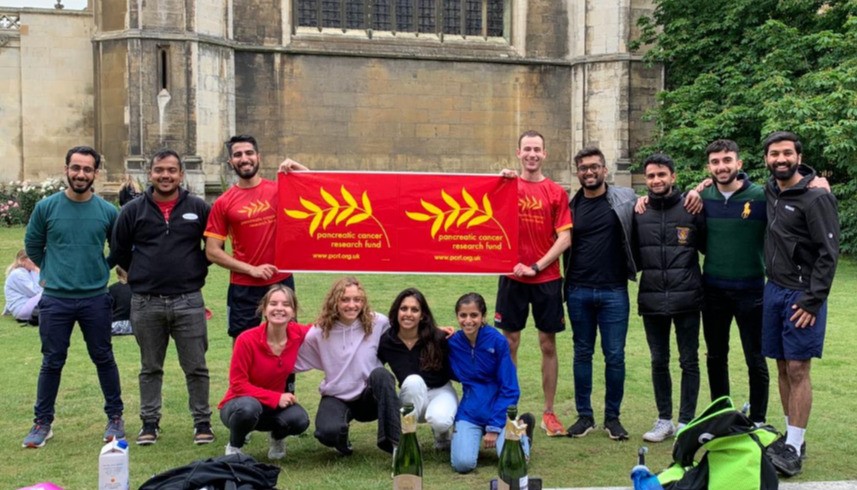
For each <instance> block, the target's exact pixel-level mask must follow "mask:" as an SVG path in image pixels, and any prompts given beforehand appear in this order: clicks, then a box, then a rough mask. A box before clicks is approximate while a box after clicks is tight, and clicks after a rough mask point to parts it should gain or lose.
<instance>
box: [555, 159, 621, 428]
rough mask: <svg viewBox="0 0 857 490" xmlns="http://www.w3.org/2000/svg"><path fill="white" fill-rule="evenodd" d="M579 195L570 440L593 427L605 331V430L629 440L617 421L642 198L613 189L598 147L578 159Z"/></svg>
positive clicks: (570, 272)
mask: <svg viewBox="0 0 857 490" xmlns="http://www.w3.org/2000/svg"><path fill="white" fill-rule="evenodd" d="M574 163H575V165H576V166H577V178H578V180H579V181H580V187H581V188H580V190H578V191H577V193H576V194H575V195H574V196H573V197H572V198H571V202H570V204H569V206H570V207H571V212H572V215H573V216H574V236H573V238H572V241H571V248H570V249H569V250H570V252H569V253H568V254H567V255H566V274H565V278H566V295H567V296H566V298H567V302H568V316H569V320H571V331H572V334H573V339H574V396H575V405H576V407H577V415H578V418H577V421H576V422H575V423H574V424H572V426H571V427H569V428H568V435H569V436H571V437H583V436H585V435H586V434H588V433H589V431H591V430H592V429H594V428H595V418H594V415H593V410H592V403H591V400H590V398H591V395H592V355H593V353H594V352H595V339H596V336H597V333H598V331H600V332H601V350H602V352H603V353H604V362H605V369H604V379H605V384H606V393H605V396H604V430H605V431H607V434H608V436H609V437H610V438H611V439H615V440H625V439H628V432H627V431H626V430H625V428H624V427H622V424H621V423H620V422H619V408H620V406H621V404H622V398H623V396H624V392H625V337H626V336H627V333H628V315H629V311H630V306H629V301H628V279H631V280H635V277H636V266H635V265H634V256H633V253H632V251H631V226H632V223H633V219H634V204H635V203H636V200H637V196H636V194H635V193H634V191H633V190H632V189H629V188H623V187H616V186H608V185H607V183H606V182H605V179H606V177H607V166H606V164H605V160H604V154H603V153H602V152H601V150H599V149H598V148H595V147H587V148H584V149H582V150H580V151H579V152H578V153H577V155H575V156H574Z"/></svg>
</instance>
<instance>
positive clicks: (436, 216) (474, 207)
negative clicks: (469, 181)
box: [405, 189, 512, 248]
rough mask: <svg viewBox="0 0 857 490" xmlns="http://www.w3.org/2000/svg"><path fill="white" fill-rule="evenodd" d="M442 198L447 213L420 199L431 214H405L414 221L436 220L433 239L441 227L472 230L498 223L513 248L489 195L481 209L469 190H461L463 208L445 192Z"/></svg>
mask: <svg viewBox="0 0 857 490" xmlns="http://www.w3.org/2000/svg"><path fill="white" fill-rule="evenodd" d="M440 197H441V199H443V202H444V203H446V205H447V206H448V207H449V209H447V210H446V211H444V210H443V209H441V208H439V207H438V206H435V205H434V204H432V203H430V202H427V201H426V200H424V199H420V204H422V206H423V209H425V210H426V211H428V212H429V213H430V214H425V213H417V212H412V211H405V214H407V215H408V218H410V219H412V220H414V221H421V222H426V221H432V220H434V221H433V223H432V225H431V237H432V238H435V237H436V235H437V232H438V231H440V228H441V227H443V231H447V230H449V228H450V227H452V226H453V225H455V226H456V227H460V226H465V227H467V228H472V227H474V226H477V225H481V224H482V223H486V222H488V221H489V220H490V221H493V222H494V223H496V224H497V227H498V228H500V231H502V232H503V236H504V237H505V238H506V244H507V245H508V246H509V248H511V247H512V244H511V242H509V236H508V235H506V230H505V229H503V225H501V224H500V222H499V221H497V219H495V218H494V208H493V207H492V206H491V201H490V200H488V194H484V195H483V196H482V207H481V208H480V207H479V204H478V203H477V202H476V200H475V199H473V196H471V195H470V193H469V192H467V189H461V198H462V199H463V200H464V205H463V206H462V205H461V204H460V203H459V202H458V201H456V200H455V198H453V197H452V196H450V195H449V194H447V193H446V191H444V190H441V191H440Z"/></svg>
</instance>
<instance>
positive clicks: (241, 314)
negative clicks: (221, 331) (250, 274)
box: [226, 275, 295, 338]
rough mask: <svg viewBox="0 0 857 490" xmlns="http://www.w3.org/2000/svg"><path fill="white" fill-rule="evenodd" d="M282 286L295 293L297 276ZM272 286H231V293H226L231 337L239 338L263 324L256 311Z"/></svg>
mask: <svg viewBox="0 0 857 490" xmlns="http://www.w3.org/2000/svg"><path fill="white" fill-rule="evenodd" d="M280 284H282V285H284V286H288V287H290V288H292V290H293V291H294V289H295V276H293V275H292V276H289V277H288V278H287V279H284V280H283V281H281V282H280ZM271 286H272V284H268V285H267V286H242V285H240V284H229V291H228V292H227V293H226V324H227V325H228V330H227V332H228V333H229V336H230V337H232V338H235V337H238V335H239V334H240V333H241V332H243V331H244V330H247V329H250V328H253V327H257V326H259V325H260V324H261V323H262V316H261V315H259V313H257V311H256V310H257V309H258V308H259V302H260V301H262V298H264V297H265V293H267V292H268V289H270V288H271Z"/></svg>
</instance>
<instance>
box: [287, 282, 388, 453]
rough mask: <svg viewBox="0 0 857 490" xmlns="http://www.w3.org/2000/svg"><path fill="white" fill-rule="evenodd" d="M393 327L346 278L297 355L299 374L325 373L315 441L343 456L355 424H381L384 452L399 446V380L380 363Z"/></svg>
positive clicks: (335, 286) (359, 287)
mask: <svg viewBox="0 0 857 490" xmlns="http://www.w3.org/2000/svg"><path fill="white" fill-rule="evenodd" d="M389 328H390V321H389V320H388V319H387V317H386V316H384V315H382V314H380V313H376V312H373V311H372V308H371V307H370V306H369V302H368V300H367V299H366V292H365V290H364V289H363V285H362V284H361V283H360V281H359V280H357V278H355V277H344V278H342V279H339V280H338V281H336V282H335V283H333V286H332V287H331V288H330V291H328V292H327V295H326V296H325V298H324V301H323V302H322V309H321V314H320V315H319V318H318V320H317V321H316V324H315V327H313V328H312V329H311V330H310V331H309V333H307V336H306V340H305V341H304V345H303V346H302V347H301V350H300V353H299V355H298V362H297V365H296V369H297V370H298V371H306V370H309V369H319V370H321V371H323V372H324V379H322V381H321V384H320V385H319V388H318V391H319V392H320V393H321V401H320V402H319V404H318V412H317V413H316V416H315V437H316V439H318V441H319V442H321V443H322V444H324V445H325V446H328V447H332V448H334V449H336V450H337V451H339V453H340V454H342V455H344V456H348V455H350V454H351V453H352V449H351V442H350V441H349V439H348V424H349V423H350V422H351V421H352V420H358V421H360V422H370V421H373V420H377V421H378V438H377V444H378V447H379V448H380V449H382V450H384V451H387V452H389V453H392V452H393V448H394V447H395V446H397V445H398V444H399V435H400V434H401V421H400V419H399V406H400V404H399V397H398V396H396V378H394V377H393V375H392V373H390V372H389V371H387V370H386V369H384V367H383V366H382V365H381V361H379V360H378V343H379V342H380V339H381V336H382V335H383V334H384V332H386V331H387V330H388V329H389Z"/></svg>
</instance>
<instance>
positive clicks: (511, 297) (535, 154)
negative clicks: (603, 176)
mask: <svg viewBox="0 0 857 490" xmlns="http://www.w3.org/2000/svg"><path fill="white" fill-rule="evenodd" d="M515 154H516V156H517V157H518V159H519V160H520V161H521V174H520V176H519V177H518V264H517V265H516V266H515V267H514V269H513V270H512V272H513V273H512V274H510V275H508V276H500V284H499V288H498V291H497V303H496V313H495V314H494V324H495V325H496V326H497V327H498V328H500V329H502V330H503V333H504V334H505V335H506V340H508V341H509V348H510V350H511V354H512V361H514V362H515V364H517V363H518V345H519V343H520V341H521V330H523V329H524V326H526V324H527V317H528V315H529V309H530V305H533V318H534V319H535V323H536V328H537V329H538V330H539V346H540V347H541V351H542V390H543V391H544V396H545V410H544V414H543V415H542V424H541V427H542V429H544V430H545V431H546V432H547V435H548V436H565V435H566V430H565V427H564V426H563V425H562V423H561V422H560V421H559V420H558V419H557V417H556V415H555V414H554V411H553V403H554V397H555V396H556V384H557V377H558V374H557V373H558V371H559V366H558V361H557V356H556V333H557V332H561V331H563V330H565V313H564V312H563V307H562V303H563V299H562V276H561V275H560V272H559V262H558V260H557V259H558V258H559V256H560V255H562V253H563V252H564V251H565V249H567V248H568V247H569V246H570V245H571V227H572V224H571V212H570V211H569V208H568V195H567V194H566V192H565V190H563V188H562V187H560V186H559V185H557V184H556V183H555V182H553V181H551V180H550V179H548V178H547V177H545V176H544V175H543V174H542V162H544V159H545V158H547V152H546V151H545V139H544V136H542V135H541V134H539V133H537V132H536V131H527V132H525V133H524V134H522V135H521V136H520V138H518V149H517V150H516V151H515ZM503 175H504V176H507V177H512V176H515V172H513V171H511V170H504V171H503Z"/></svg>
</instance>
